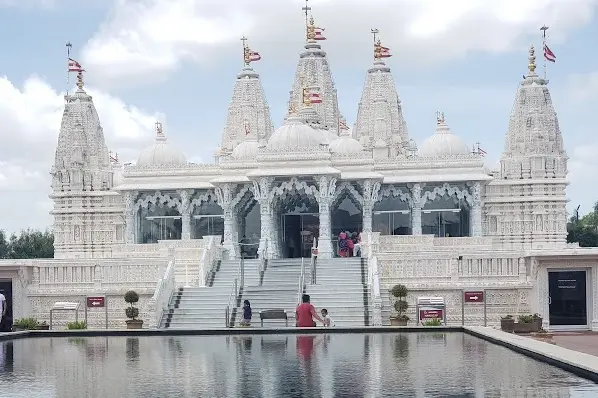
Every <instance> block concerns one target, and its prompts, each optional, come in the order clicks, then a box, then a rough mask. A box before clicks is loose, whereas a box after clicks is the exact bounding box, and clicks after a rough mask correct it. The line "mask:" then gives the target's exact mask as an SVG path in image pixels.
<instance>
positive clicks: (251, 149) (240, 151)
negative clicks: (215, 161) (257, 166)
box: [230, 139, 259, 160]
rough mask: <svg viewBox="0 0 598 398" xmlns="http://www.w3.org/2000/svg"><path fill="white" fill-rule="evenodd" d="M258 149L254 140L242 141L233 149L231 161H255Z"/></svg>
mask: <svg viewBox="0 0 598 398" xmlns="http://www.w3.org/2000/svg"><path fill="white" fill-rule="evenodd" d="M258 148H259V144H258V142H257V141H256V140H252V139H248V140H245V141H242V142H241V143H240V144H239V145H237V146H236V147H235V149H233V152H232V153H231V155H230V156H231V157H232V158H233V159H238V160H241V159H244V160H249V159H253V160H255V158H256V156H257V152H258Z"/></svg>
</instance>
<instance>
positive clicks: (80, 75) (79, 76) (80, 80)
mask: <svg viewBox="0 0 598 398" xmlns="http://www.w3.org/2000/svg"><path fill="white" fill-rule="evenodd" d="M83 86H84V83H83V71H82V70H81V71H79V72H77V87H78V88H79V90H83Z"/></svg>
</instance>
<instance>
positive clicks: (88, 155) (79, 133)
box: [52, 70, 112, 192]
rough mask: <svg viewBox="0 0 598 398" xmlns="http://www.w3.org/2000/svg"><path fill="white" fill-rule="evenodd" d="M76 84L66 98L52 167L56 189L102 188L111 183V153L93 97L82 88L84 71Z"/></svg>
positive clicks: (80, 73)
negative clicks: (75, 88)
mask: <svg viewBox="0 0 598 398" xmlns="http://www.w3.org/2000/svg"><path fill="white" fill-rule="evenodd" d="M77 87H78V90H76V91H75V92H74V93H73V94H71V95H65V97H64V99H65V106H64V112H63V114H62V123H61V126H60V133H59V134H58V143H57V146H56V155H55V161H54V167H53V168H52V175H53V183H52V186H53V189H54V192H62V191H100V190H105V189H108V188H110V185H111V183H110V181H111V180H112V176H111V174H112V167H111V165H110V154H109V152H108V148H107V147H106V141H105V139H104V132H103V130H102V126H101V124H100V119H99V117H98V114H97V111H96V108H95V105H94V103H93V99H92V97H91V96H90V95H88V94H87V93H86V92H85V90H84V89H83V73H82V70H80V71H78V73H77Z"/></svg>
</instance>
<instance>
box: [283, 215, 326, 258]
mask: <svg viewBox="0 0 598 398" xmlns="http://www.w3.org/2000/svg"><path fill="white" fill-rule="evenodd" d="M282 225H283V231H284V239H283V241H284V249H285V251H286V252H285V253H284V255H285V257H287V258H299V257H310V256H311V248H312V246H313V244H314V239H316V240H317V239H318V236H319V231H320V214H319V213H286V214H283V217H282Z"/></svg>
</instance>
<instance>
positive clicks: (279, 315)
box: [260, 310, 289, 327]
mask: <svg viewBox="0 0 598 398" xmlns="http://www.w3.org/2000/svg"><path fill="white" fill-rule="evenodd" d="M264 319H265V320H275V319H276V320H283V319H284V321H285V323H286V326H287V327H288V326H289V317H288V315H287V312H286V311H285V310H264V311H260V323H261V326H262V327H264Z"/></svg>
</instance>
